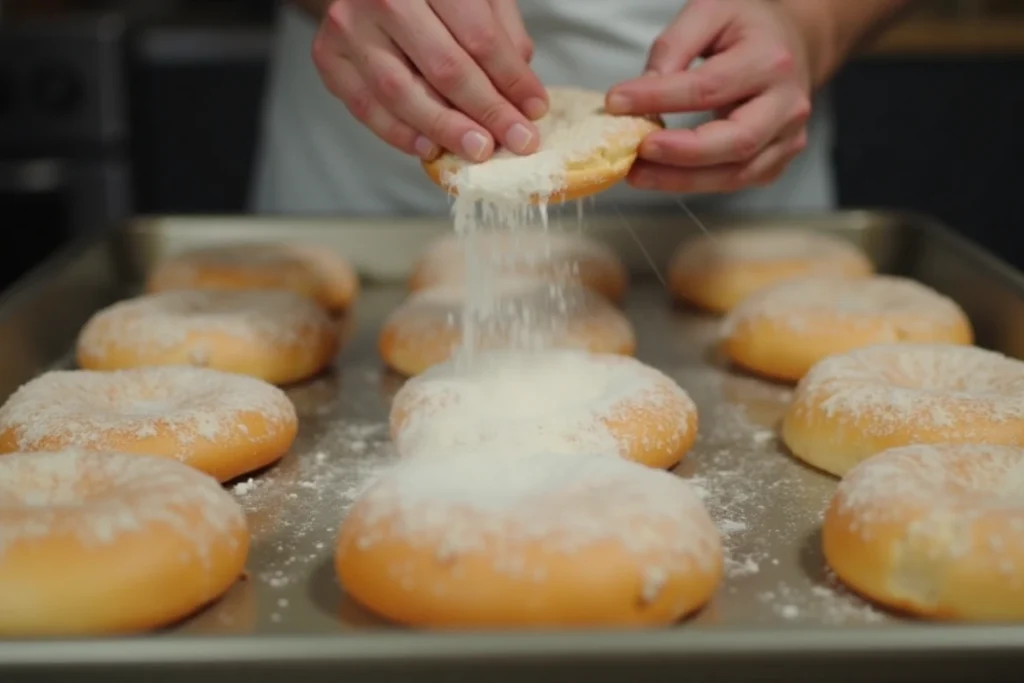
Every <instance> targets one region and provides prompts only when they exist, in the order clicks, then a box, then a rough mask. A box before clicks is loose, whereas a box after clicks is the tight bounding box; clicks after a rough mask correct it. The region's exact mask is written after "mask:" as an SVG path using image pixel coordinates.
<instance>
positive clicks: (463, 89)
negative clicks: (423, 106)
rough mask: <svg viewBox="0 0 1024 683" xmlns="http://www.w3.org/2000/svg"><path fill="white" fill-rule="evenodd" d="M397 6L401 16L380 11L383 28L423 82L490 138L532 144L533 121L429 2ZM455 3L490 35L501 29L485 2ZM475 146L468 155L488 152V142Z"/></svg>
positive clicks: (516, 146)
mask: <svg viewBox="0 0 1024 683" xmlns="http://www.w3.org/2000/svg"><path fill="white" fill-rule="evenodd" d="M402 8H403V11H402V12H401V15H400V16H399V15H397V14H394V13H389V14H387V15H385V17H384V20H385V23H386V29H387V30H388V31H389V33H390V35H391V38H392V39H393V40H394V41H395V43H396V44H397V45H398V47H399V48H400V49H401V51H402V52H404V53H405V54H406V55H407V56H408V57H409V59H410V60H411V61H412V63H413V64H414V65H415V66H416V68H417V69H418V70H419V72H420V73H421V74H423V77H424V78H425V79H426V80H427V82H428V83H430V84H431V85H432V86H433V87H434V88H435V89H436V90H437V91H438V92H439V93H440V94H441V95H442V96H443V97H444V98H445V99H446V100H447V101H449V102H451V104H452V105H453V106H454V107H455V108H457V109H459V110H461V111H462V112H465V114H466V115H467V116H468V117H469V118H470V119H472V120H473V121H475V122H476V123H478V124H479V125H480V126H481V127H482V128H483V130H484V131H485V132H486V133H487V134H488V141H489V142H490V141H491V138H492V137H493V139H494V140H499V141H500V142H501V143H502V144H503V145H504V146H505V147H507V148H508V149H510V150H512V151H513V152H516V153H518V154H525V153H529V152H533V151H534V150H536V148H537V145H538V142H539V136H538V134H537V130H536V128H535V127H534V126H533V123H532V122H531V121H530V120H529V119H528V118H527V117H526V116H525V115H524V114H523V113H522V112H520V111H519V110H518V109H517V108H516V107H515V106H514V105H512V103H510V102H509V101H508V100H507V99H505V97H503V96H502V95H501V94H500V93H499V92H498V91H497V90H496V89H495V86H494V84H493V83H491V81H490V78H488V76H487V74H485V73H484V71H483V70H482V69H481V68H480V66H479V65H478V64H477V63H476V62H475V61H474V59H473V58H472V57H470V55H469V54H467V52H466V51H465V50H464V49H463V48H462V47H461V46H460V45H459V44H458V43H457V42H456V40H455V38H454V37H453V36H452V35H451V33H450V32H449V30H448V28H447V27H446V26H445V24H444V23H443V22H442V21H441V19H440V18H439V17H438V16H437V15H436V14H435V13H434V12H433V11H432V10H431V8H430V7H429V6H427V5H420V4H419V3H403V4H402ZM460 8H461V12H462V13H463V14H464V15H468V16H469V19H465V18H464V19H463V20H464V21H468V22H469V23H471V24H472V25H474V26H477V25H479V26H487V27H488V34H489V35H490V36H493V35H494V34H495V33H496V32H500V33H502V34H504V32H503V31H497V23H496V21H495V20H494V16H493V12H492V11H491V7H490V5H488V4H486V3H478V2H476V3H465V2H462V3H461V4H460ZM456 11H458V10H456ZM481 14H482V15H483V18H481ZM510 49H511V48H510ZM477 142H479V140H477ZM477 151H478V154H475V155H471V156H470V157H469V158H471V159H473V160H475V161H482V160H483V159H486V158H488V157H489V156H490V154H491V148H489V147H488V148H487V149H484V148H483V147H482V146H481V147H478V148H477Z"/></svg>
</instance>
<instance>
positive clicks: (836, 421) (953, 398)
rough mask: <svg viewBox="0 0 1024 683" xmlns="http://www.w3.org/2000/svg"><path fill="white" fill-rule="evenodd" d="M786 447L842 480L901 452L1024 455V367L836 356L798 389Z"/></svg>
mask: <svg viewBox="0 0 1024 683" xmlns="http://www.w3.org/2000/svg"><path fill="white" fill-rule="evenodd" d="M782 438H783V440H784V441H785V443H786V445H787V446H788V447H789V449H790V451H791V452H792V453H793V455H795V456H796V457H798V458H800V459H801V460H803V461H805V462H807V463H809V464H810V465H813V466H814V467H817V468H819V469H822V470H824V471H826V472H830V473H832V474H834V475H837V476H842V475H844V474H846V472H848V471H849V470H850V469H851V468H852V467H854V466H855V465H856V464H858V463H860V462H862V461H864V460H866V459H868V458H870V457H871V456H872V455H875V454H876V453H880V452H882V451H884V450H888V449H890V448H895V447H898V446H908V445H911V444H936V443H982V444H995V445H1009V446H1024V362H1021V361H1018V360H1014V359H1012V358H1008V357H1006V356H1003V355H1001V354H998V353H995V352H993V351H986V350H984V349H979V348H976V347H973V346H957V345H949V344H934V345H933V344H911V343H906V344H884V345H878V346H869V347H865V348H863V349H857V350H855V351H850V352H848V353H845V354H840V355H836V356H831V357H829V358H826V359H825V360H823V361H821V362H820V363H818V364H817V365H815V366H814V367H813V368H811V371H810V372H808V373H807V374H806V375H805V376H804V377H803V379H801V380H800V382H799V383H798V384H797V386H796V391H795V392H794V395H793V401H792V403H790V405H789V407H788V408H787V410H786V413H785V415H784V417H783V420H782Z"/></svg>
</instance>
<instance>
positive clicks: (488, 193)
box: [424, 88, 661, 204]
mask: <svg viewBox="0 0 1024 683" xmlns="http://www.w3.org/2000/svg"><path fill="white" fill-rule="evenodd" d="M548 96H549V108H548V113H547V114H546V115H545V116H543V117H542V118H540V119H539V120H537V121H536V125H537V128H538V130H539V132H540V149H538V150H537V151H536V152H534V153H533V154H529V155H526V156H520V155H517V154H514V153H512V152H510V151H509V150H507V149H498V150H496V151H495V153H494V155H493V156H492V157H491V158H490V159H488V160H487V161H485V162H482V163H479V164H474V163H470V162H467V161H464V160H462V159H460V158H458V157H457V156H455V155H453V154H445V155H443V156H442V157H440V158H439V159H438V160H436V161H432V162H426V163H425V164H424V167H425V169H426V170H427V173H428V175H430V177H431V178H432V179H433V180H434V181H435V182H438V183H440V184H442V185H443V186H445V187H446V188H448V189H449V190H450V191H451V192H453V193H457V194H459V195H473V196H474V197H475V198H478V199H486V200H492V199H498V200H513V199H516V200H518V201H519V202H520V203H521V204H526V203H528V202H530V201H542V202H546V201H549V200H556V201H558V200H565V199H574V198H578V197H583V196H587V195H589V194H594V193H595V192H597V191H600V190H603V189H606V188H607V187H610V186H611V185H612V184H614V183H615V182H618V181H619V180H621V179H622V178H624V177H625V176H626V174H627V173H628V172H629V168H630V167H631V166H632V164H633V161H634V160H635V159H636V153H637V149H638V148H639V146H640V143H641V141H643V139H644V137H646V136H647V134H648V133H650V132H652V131H654V130H657V129H659V128H661V125H660V123H658V122H656V121H655V120H653V119H651V118H648V117H639V116H614V115H611V114H608V113H607V112H605V111H604V98H605V94H604V93H603V92H600V91H596V90H581V89H577V88H549V89H548Z"/></svg>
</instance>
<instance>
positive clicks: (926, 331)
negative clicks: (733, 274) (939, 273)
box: [722, 275, 973, 380]
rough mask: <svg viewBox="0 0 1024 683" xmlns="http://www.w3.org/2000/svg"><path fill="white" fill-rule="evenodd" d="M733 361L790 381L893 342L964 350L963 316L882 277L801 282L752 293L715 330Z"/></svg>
mask: <svg viewBox="0 0 1024 683" xmlns="http://www.w3.org/2000/svg"><path fill="white" fill-rule="evenodd" d="M722 336H723V348H724V350H725V353H726V355H728V356H729V357H730V358H731V359H732V361H733V362H735V363H737V364H738V365H740V366H742V367H744V368H747V369H749V370H752V371H754V372H757V373H759V374H763V375H767V376H769V377H774V378H779V379H786V380H796V379H799V378H800V377H802V376H803V375H804V374H805V373H806V372H807V371H808V370H809V369H810V368H811V367H812V366H813V365H814V364H815V363H817V362H818V361H819V360H821V359H822V358H825V357H827V356H830V355H833V354H836V353H843V352H845V351H850V350H852V349H856V348H861V347H864V346H870V345H872V344H884V343H892V342H921V343H950V344H970V343H971V342H972V341H973V332H972V329H971V323H970V320H969V319H968V318H967V315H966V313H964V311H963V310H962V309H961V308H960V306H959V305H957V303H956V302H954V301H953V300H952V299H950V298H948V297H945V296H942V295H941V294H939V293H938V292H936V291H935V290H933V289H931V288H929V287H926V286H924V285H922V284H920V283H917V282H915V281H913V280H909V279H907V278H902V277H893V276H888V275H876V276H873V277H860V278H844V277H834V276H831V277H830V276H810V277H800V278H794V279H791V280H786V281H785V282H782V283H779V284H776V285H772V286H770V287H767V288H765V289H763V290H761V291H758V292H755V293H754V294H752V295H750V296H749V297H747V298H746V299H744V300H743V301H742V302H740V304H739V305H738V306H737V307H736V308H734V309H733V310H732V311H731V312H730V313H729V315H728V317H727V318H726V319H725V322H724V324H723V326H722Z"/></svg>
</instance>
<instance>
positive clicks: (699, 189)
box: [627, 130, 807, 194]
mask: <svg viewBox="0 0 1024 683" xmlns="http://www.w3.org/2000/svg"><path fill="white" fill-rule="evenodd" d="M806 145H807V134H806V131H805V130H801V131H800V132H799V133H798V134H796V135H794V136H789V137H785V138H781V139H779V140H777V141H775V142H773V143H772V144H770V145H768V146H767V147H765V149H764V150H763V151H762V152H761V153H760V154H758V155H757V156H756V157H754V159H752V160H750V161H749V162H747V163H739V164H721V165H718V166H709V167H704V168H698V169H688V168H678V167H675V166H664V165H660V164H652V163H650V162H646V161H640V162H637V163H636V164H634V165H633V168H632V169H631V171H630V174H629V176H628V178H627V181H628V182H629V184H630V185H633V186H634V187H637V188H641V189H650V190H662V191H665V192H681V193H692V194H700V193H717V192H735V191H737V190H740V189H743V188H745V187H749V186H753V185H767V184H770V183H772V182H774V181H775V180H777V179H778V177H779V176H780V175H781V174H782V173H783V171H784V170H785V169H786V167H787V166H788V165H789V162H790V161H792V160H793V158H794V157H795V156H796V155H797V154H799V153H800V152H801V151H802V150H803V149H804V148H805V147H806Z"/></svg>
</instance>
